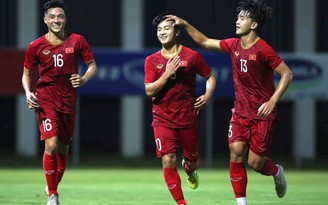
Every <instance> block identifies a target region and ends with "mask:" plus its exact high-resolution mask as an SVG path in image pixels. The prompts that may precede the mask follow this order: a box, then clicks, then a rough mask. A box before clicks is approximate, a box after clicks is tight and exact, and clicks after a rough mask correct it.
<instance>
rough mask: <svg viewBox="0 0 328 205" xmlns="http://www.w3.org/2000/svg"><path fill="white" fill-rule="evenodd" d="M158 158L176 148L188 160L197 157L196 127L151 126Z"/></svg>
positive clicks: (194, 159)
mask: <svg viewBox="0 0 328 205" xmlns="http://www.w3.org/2000/svg"><path fill="white" fill-rule="evenodd" d="M153 129H154V138H155V143H156V155H157V157H158V158H160V157H162V156H164V155H166V154H170V153H175V152H176V151H177V150H178V149H179V150H180V151H181V153H182V156H183V157H184V158H186V159H187V160H189V161H192V162H195V161H197V160H198V159H199V136H198V129H197V127H188V128H168V127H157V126H156V127H153Z"/></svg>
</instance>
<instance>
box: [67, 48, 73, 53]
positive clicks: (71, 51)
mask: <svg viewBox="0 0 328 205" xmlns="http://www.w3.org/2000/svg"><path fill="white" fill-rule="evenodd" d="M65 53H74V48H73V47H69V48H65Z"/></svg>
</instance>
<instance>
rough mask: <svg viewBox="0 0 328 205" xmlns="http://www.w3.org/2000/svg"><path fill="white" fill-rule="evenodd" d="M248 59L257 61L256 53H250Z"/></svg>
mask: <svg viewBox="0 0 328 205" xmlns="http://www.w3.org/2000/svg"><path fill="white" fill-rule="evenodd" d="M248 59H249V60H250V61H255V60H256V55H254V54H250V55H249V57H248Z"/></svg>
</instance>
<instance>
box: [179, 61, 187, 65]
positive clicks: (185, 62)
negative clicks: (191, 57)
mask: <svg viewBox="0 0 328 205" xmlns="http://www.w3.org/2000/svg"><path fill="white" fill-rule="evenodd" d="M179 65H180V66H187V65H188V62H187V61H180V63H179Z"/></svg>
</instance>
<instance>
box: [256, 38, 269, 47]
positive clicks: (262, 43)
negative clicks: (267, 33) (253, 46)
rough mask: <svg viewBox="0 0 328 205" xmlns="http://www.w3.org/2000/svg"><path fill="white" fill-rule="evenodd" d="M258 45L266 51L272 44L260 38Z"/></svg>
mask: <svg viewBox="0 0 328 205" xmlns="http://www.w3.org/2000/svg"><path fill="white" fill-rule="evenodd" d="M257 44H258V45H259V46H261V47H262V48H264V49H266V48H271V46H270V44H269V43H268V42H266V41H265V40H264V39H263V38H260V39H259V40H258V42H257Z"/></svg>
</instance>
